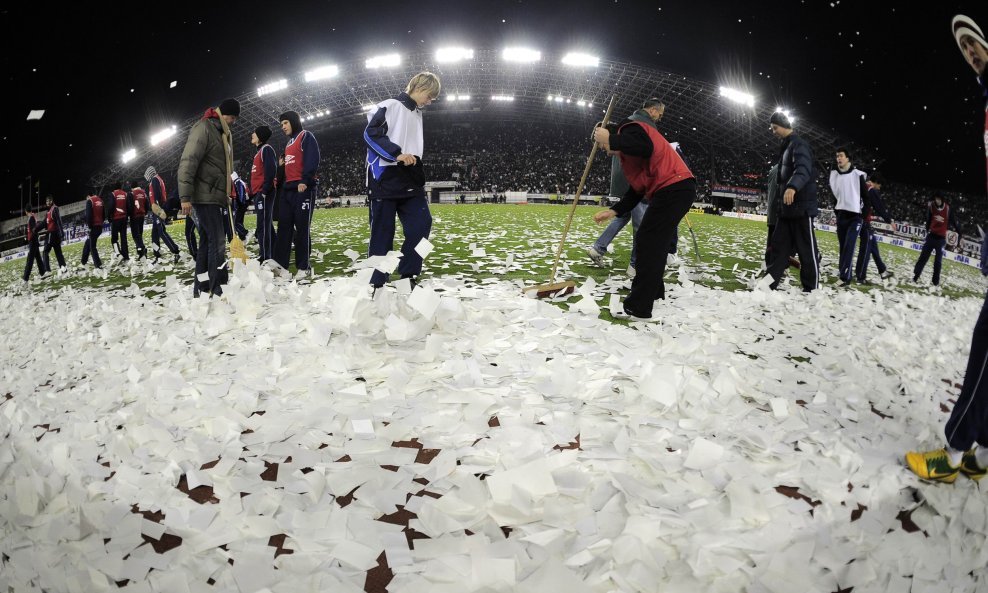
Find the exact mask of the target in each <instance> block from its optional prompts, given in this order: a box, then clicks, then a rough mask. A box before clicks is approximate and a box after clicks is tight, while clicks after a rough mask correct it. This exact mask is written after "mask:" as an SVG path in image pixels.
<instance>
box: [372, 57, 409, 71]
mask: <svg viewBox="0 0 988 593" xmlns="http://www.w3.org/2000/svg"><path fill="white" fill-rule="evenodd" d="M400 64H401V56H400V55H398V54H386V55H383V56H375V57H373V58H368V59H367V61H366V62H364V65H365V66H367V68H368V69H370V70H374V69H375V68H389V67H392V66H398V65H400Z"/></svg>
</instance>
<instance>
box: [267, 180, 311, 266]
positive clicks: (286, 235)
mask: <svg viewBox="0 0 988 593" xmlns="http://www.w3.org/2000/svg"><path fill="white" fill-rule="evenodd" d="M315 190H316V188H315V187H309V188H306V190H305V191H304V192H299V191H298V190H297V189H290V188H287V187H286V188H285V191H283V192H282V193H281V201H280V203H279V204H278V239H277V241H276V242H275V244H274V260H275V261H276V262H278V264H279V265H280V266H281V267H283V268H285V269H286V270H287V269H288V263H289V261H290V260H291V256H292V243H293V241H294V243H295V269H297V270H308V269H309V253H310V252H311V250H312V242H311V240H310V238H309V228H310V227H311V226H312V209H313V206H315V204H314V203H313V199H314V196H315V193H316V191H315ZM293 233H294V237H293V236H292V234H293Z"/></svg>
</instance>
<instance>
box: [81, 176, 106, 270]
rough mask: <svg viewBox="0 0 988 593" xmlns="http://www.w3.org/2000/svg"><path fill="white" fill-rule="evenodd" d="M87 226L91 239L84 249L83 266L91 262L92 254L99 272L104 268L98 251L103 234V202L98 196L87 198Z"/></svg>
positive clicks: (87, 239) (87, 241) (88, 239)
mask: <svg viewBox="0 0 988 593" xmlns="http://www.w3.org/2000/svg"><path fill="white" fill-rule="evenodd" d="M86 226H87V227H89V237H87V238H86V244H85V245H84V246H83V247H82V265H86V262H88V261H89V253H90V252H92V254H93V265H94V266H96V269H97V270H98V269H100V268H102V267H103V262H102V260H100V258H99V251H97V250H96V242H97V241H98V240H99V236H100V233H102V232H103V200H102V199H100V197H99V196H97V195H92V196H86Z"/></svg>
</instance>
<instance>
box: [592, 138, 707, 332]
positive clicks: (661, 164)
mask: <svg viewBox="0 0 988 593" xmlns="http://www.w3.org/2000/svg"><path fill="white" fill-rule="evenodd" d="M594 140H596V141H597V143H598V144H600V145H601V147H602V148H604V149H605V150H609V151H612V152H616V153H618V158H619V159H620V160H621V170H622V171H623V172H624V176H625V177H626V178H627V180H628V184H629V185H630V187H629V188H628V191H627V193H625V194H624V197H623V198H621V200H620V201H619V202H618V203H616V204H614V205H613V206H611V207H610V208H608V209H607V210H601V211H600V212H597V213H596V214H594V217H593V218H594V221H595V222H597V223H598V224H599V223H602V222H604V221H607V220H610V219H611V218H614V217H615V216H621V215H624V214H627V213H628V212H631V210H632V209H633V208H634V207H635V206H637V205H638V203H639V202H642V201H646V202H648V207H647V208H646V209H645V214H644V216H643V217H642V221H641V226H639V227H638V235H637V237H636V248H637V250H638V254H637V262H636V264H637V265H636V272H637V273H636V274H635V278H634V280H632V282H631V293H630V294H628V296H627V298H625V299H624V314H625V315H627V316H628V317H631V318H633V319H650V318H651V317H652V303H653V301H655V300H656V299H664V298H665V285H664V284H663V281H662V276H663V275H664V274H665V267H666V257H667V256H668V254H669V244H670V242H671V240H672V236H673V233H675V232H676V229H677V227H678V226H679V221H680V220H682V219H683V217H684V216H686V213H687V212H689V209H690V206H691V205H692V204H693V201H694V200H695V199H696V178H695V177H694V176H693V173H692V172H691V171H690V170H689V167H687V166H686V163H685V162H683V159H682V157H680V156H679V153H677V152H676V149H675V148H673V147H672V145H670V144H669V141H668V140H666V139H665V138H664V137H663V136H662V134H661V133H659V131H658V130H657V129H655V128H654V127H651V126H648V125H646V124H645V123H643V122H640V121H634V120H630V119H626V120H624V121H622V122H619V123H617V124H616V125H609V126H607V127H603V126H602V127H598V128H596V129H595V130H594Z"/></svg>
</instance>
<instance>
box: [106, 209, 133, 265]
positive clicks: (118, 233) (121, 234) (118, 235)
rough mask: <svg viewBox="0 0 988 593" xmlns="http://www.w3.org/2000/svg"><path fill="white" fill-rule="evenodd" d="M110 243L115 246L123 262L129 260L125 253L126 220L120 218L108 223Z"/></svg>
mask: <svg viewBox="0 0 988 593" xmlns="http://www.w3.org/2000/svg"><path fill="white" fill-rule="evenodd" d="M110 242H111V243H113V244H114V245H116V246H117V250H118V252H119V253H120V257H122V258H123V260H124V261H127V260H129V259H130V255H129V254H128V253H127V219H126V218H121V219H120V220H114V221H113V222H111V223H110Z"/></svg>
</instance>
